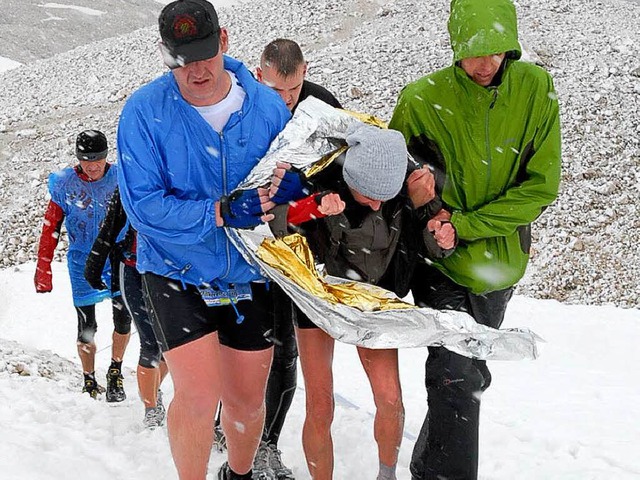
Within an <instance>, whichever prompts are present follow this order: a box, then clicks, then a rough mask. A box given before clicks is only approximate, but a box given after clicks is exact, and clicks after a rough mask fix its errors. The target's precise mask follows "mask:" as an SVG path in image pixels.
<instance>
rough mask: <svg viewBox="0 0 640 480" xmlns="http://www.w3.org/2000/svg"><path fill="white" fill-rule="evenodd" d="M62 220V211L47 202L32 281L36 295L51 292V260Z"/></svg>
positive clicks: (53, 203)
mask: <svg viewBox="0 0 640 480" xmlns="http://www.w3.org/2000/svg"><path fill="white" fill-rule="evenodd" d="M63 220H64V211H63V210H62V208H60V206H59V205H58V204H57V203H55V202H52V201H49V205H47V211H46V212H45V214H44V224H43V226H42V234H41V235H40V245H39V247H38V263H37V265H36V274H35V276H34V279H33V283H34V284H35V286H36V292H38V293H47V292H50V291H51V290H53V282H52V278H53V275H52V273H51V260H52V259H53V252H54V250H55V249H56V246H57V245H58V237H59V236H60V228H61V227H62V221H63Z"/></svg>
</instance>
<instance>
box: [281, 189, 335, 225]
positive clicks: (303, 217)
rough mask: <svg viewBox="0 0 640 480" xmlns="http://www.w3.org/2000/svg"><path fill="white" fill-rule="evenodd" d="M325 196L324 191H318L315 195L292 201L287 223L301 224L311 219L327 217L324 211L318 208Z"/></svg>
mask: <svg viewBox="0 0 640 480" xmlns="http://www.w3.org/2000/svg"><path fill="white" fill-rule="evenodd" d="M323 196H324V194H322V193H316V194H315V195H311V196H309V197H305V198H303V199H301V200H295V201H293V202H291V203H290V206H289V210H288V212H287V223H289V224H291V225H300V224H301V223H305V222H308V221H310V220H316V219H318V218H323V217H326V215H325V214H324V213H321V212H320V210H318V207H319V206H320V201H321V199H322V197H323Z"/></svg>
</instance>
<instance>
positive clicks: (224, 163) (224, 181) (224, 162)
mask: <svg viewBox="0 0 640 480" xmlns="http://www.w3.org/2000/svg"><path fill="white" fill-rule="evenodd" d="M220 151H221V152H222V194H223V195H227V194H228V191H227V151H226V148H225V141H224V133H223V132H220ZM225 252H226V254H227V267H226V269H225V273H224V275H223V277H226V276H227V275H229V272H230V271H231V248H230V245H229V237H227V236H226V235H225Z"/></svg>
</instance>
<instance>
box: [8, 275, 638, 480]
mask: <svg viewBox="0 0 640 480" xmlns="http://www.w3.org/2000/svg"><path fill="white" fill-rule="evenodd" d="M33 269H34V264H33V263H30V264H27V265H23V266H20V267H19V268H17V269H8V270H0V305H2V308H1V309H0V472H2V474H1V475H0V476H1V478H3V479H7V480H27V479H28V480H60V479H73V478H78V477H81V478H83V479H85V480H130V479H131V480H145V479H150V480H151V479H152V480H170V479H171V480H173V479H175V478H176V474H175V469H174V467H173V465H172V463H171V457H170V454H169V445H168V441H167V438H166V431H165V430H164V429H161V430H157V431H153V432H149V431H145V430H144V429H143V428H142V425H141V420H142V415H143V407H142V403H141V402H140V401H139V400H138V399H137V396H136V393H135V390H136V383H135V375H134V369H135V365H136V362H137V351H138V345H137V337H136V336H135V335H134V336H133V337H132V340H131V343H130V346H129V348H128V351H127V354H126V356H125V389H126V391H127V394H128V396H129V398H128V399H127V400H126V401H125V402H123V403H122V404H118V405H117V406H112V405H108V404H106V403H105V402H104V401H98V402H96V401H93V400H91V399H90V398H89V397H88V396H87V395H80V394H79V391H80V389H81V384H80V378H81V375H80V367H79V365H78V361H77V359H76V354H75V328H76V327H75V313H74V311H73V307H72V305H71V300H70V298H71V292H70V286H69V282H68V280H67V274H66V268H65V266H64V265H63V264H59V263H55V264H54V291H53V293H51V294H47V295H39V294H36V293H34V292H33V288H32V278H33ZM98 319H99V321H98V323H99V327H100V328H99V331H98V337H97V343H98V349H99V353H98V355H97V362H96V365H97V367H98V376H99V378H104V375H105V374H106V368H107V366H108V362H109V348H108V347H109V341H110V338H109V337H110V330H111V326H110V320H109V305H108V303H102V304H100V305H99V308H98ZM525 325H526V326H528V327H530V328H532V329H533V330H534V331H535V332H536V333H538V334H539V335H541V336H542V337H544V338H545V340H546V341H547V343H546V344H543V345H542V347H541V357H540V358H539V359H537V360H535V361H522V362H492V363H491V368H492V372H493V377H494V382H493V384H492V387H491V388H490V389H489V390H488V391H487V393H485V395H484V397H483V409H482V421H481V444H480V445H481V452H480V474H481V475H480V478H481V479H484V480H513V479H518V480H542V479H545V480H573V479H576V480H577V479H581V480H584V479H590V480H612V479H616V480H633V479H637V478H640V458H638V455H637V448H638V445H640V424H639V423H638V421H637V419H638V418H640V389H639V388H638V374H637V366H638V365H639V364H640V351H639V350H638V348H637V339H638V338H640V311H638V310H623V309H618V308H614V307H594V306H591V307H588V306H569V305H563V304H560V303H558V302H556V301H551V300H532V299H528V298H525V297H520V296H517V297H515V299H514V300H513V301H512V303H511V305H510V306H509V310H508V312H507V319H506V322H505V326H507V327H515V326H525ZM14 342H19V343H14ZM51 352H53V353H55V354H56V355H58V356H52V355H51ZM425 354H426V352H425V350H424V349H416V350H403V351H401V352H400V360H401V365H400V368H401V375H402V384H403V385H402V386H403V395H404V402H405V408H406V427H405V438H404V440H403V443H402V447H401V451H400V461H399V466H398V470H399V472H398V479H399V480H409V478H410V475H409V473H408V462H409V459H410V455H411V448H412V446H413V440H414V439H415V435H417V433H418V431H419V429H420V425H421V422H422V418H423V415H424V412H425V404H426V402H425V396H426V395H425V392H424V387H423V369H424V360H425ZM21 364H22V365H21ZM23 365H24V366H23ZM335 365H336V368H335V372H336V373H335V375H336V392H337V394H338V395H337V398H336V401H337V408H336V420H335V423H334V429H333V431H334V439H335V450H336V469H335V478H336V480H340V479H345V478H352V479H354V480H365V479H371V478H374V477H375V475H376V472H377V470H376V469H377V457H376V447H375V444H374V441H373V434H372V414H373V411H374V410H373V402H372V400H371V395H370V392H369V388H368V385H367V382H366V378H365V376H364V373H363V371H362V368H361V367H360V365H359V362H358V359H357V356H356V354H355V349H354V348H353V347H351V346H347V345H340V344H338V345H337V349H336V359H335ZM16 367H17V368H16ZM25 369H26V370H27V371H29V372H31V375H30V376H20V375H19V374H17V373H14V372H16V370H25ZM39 370H41V371H42V372H43V374H44V375H45V376H44V377H43V376H40V375H38V374H37V373H36V372H38V371H39ZM48 377H52V378H48ZM303 388H304V385H303V381H302V379H300V382H299V387H298V392H297V393H296V397H295V399H294V404H293V407H292V409H291V412H290V414H289V416H288V419H287V422H286V424H285V427H284V430H283V434H282V437H281V442H280V448H281V449H282V450H283V452H284V453H283V454H284V458H285V460H286V462H287V463H288V464H289V465H290V466H291V467H292V468H293V470H294V472H295V473H296V478H298V479H305V478H308V474H307V471H306V466H305V463H304V457H303V452H302V447H301V439H300V431H301V427H302V421H303V417H304V392H303V391H302V389H303ZM163 389H164V391H165V398H166V399H167V400H168V399H170V398H171V396H172V388H171V384H170V382H165V385H164V387H163ZM223 460H224V458H223V456H222V455H220V454H218V453H214V454H213V455H212V457H211V463H210V472H211V473H210V476H209V477H208V478H211V479H213V478H214V477H213V474H214V473H215V471H216V469H217V467H218V466H219V465H220V464H221V463H222V461H223Z"/></svg>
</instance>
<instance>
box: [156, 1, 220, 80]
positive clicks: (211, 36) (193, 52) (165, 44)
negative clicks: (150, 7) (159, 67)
mask: <svg viewBox="0 0 640 480" xmlns="http://www.w3.org/2000/svg"><path fill="white" fill-rule="evenodd" d="M158 26H159V27H160V37H161V38H162V44H161V49H162V54H163V57H164V62H165V63H166V65H167V66H168V67H169V68H178V67H181V66H184V65H186V64H187V63H191V62H198V61H200V60H207V59H209V58H213V57H215V56H216V55H217V54H218V50H219V49H220V23H219V22H218V14H217V13H216V10H215V8H213V5H211V3H209V2H208V1H207V0H176V1H175V2H171V3H169V4H168V5H167V6H165V7H164V8H163V9H162V12H160V17H159V18H158Z"/></svg>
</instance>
